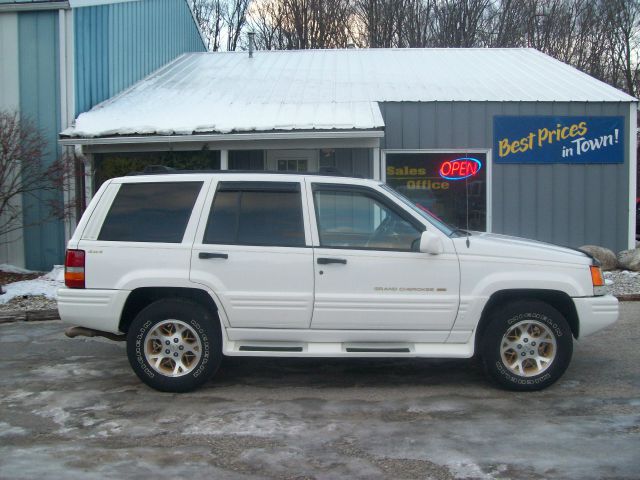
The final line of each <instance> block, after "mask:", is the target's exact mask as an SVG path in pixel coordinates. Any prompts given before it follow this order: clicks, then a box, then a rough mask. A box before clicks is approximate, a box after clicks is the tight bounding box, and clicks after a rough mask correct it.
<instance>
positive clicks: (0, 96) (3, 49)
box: [0, 13, 24, 267]
mask: <svg viewBox="0 0 640 480" xmlns="http://www.w3.org/2000/svg"><path fill="white" fill-rule="evenodd" d="M18 58H19V55H18V14H17V13H2V14H0V59H2V67H1V68H0V109H2V110H7V111H13V110H16V109H19V108H20V77H19V63H18ZM11 204H12V205H13V206H15V207H16V208H22V207H21V206H22V198H20V197H19V196H18V197H15V198H14V199H13V200H12V201H11ZM8 219H9V215H8V214H7V213H5V214H4V217H2V216H0V223H2V224H4V223H5V222H6V221H7V220H8ZM22 235H23V234H22V232H21V231H14V232H10V233H8V234H6V235H2V236H0V263H9V264H11V265H16V266H18V267H24V243H23V242H22Z"/></svg>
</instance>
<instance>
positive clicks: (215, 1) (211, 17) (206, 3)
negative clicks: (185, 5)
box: [191, 0, 227, 52]
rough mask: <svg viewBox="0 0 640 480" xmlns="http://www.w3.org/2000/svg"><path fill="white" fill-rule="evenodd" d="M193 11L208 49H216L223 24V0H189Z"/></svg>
mask: <svg viewBox="0 0 640 480" xmlns="http://www.w3.org/2000/svg"><path fill="white" fill-rule="evenodd" d="M191 7H192V8H193V13H194V16H195V18H196V21H197V22H198V25H199V26H200V29H201V30H202V33H203V34H204V36H205V38H206V39H207V42H208V45H207V47H208V49H209V50H211V51H214V52H215V51H218V50H219V49H220V46H221V37H222V30H223V28H224V26H225V14H226V11H227V10H226V2H225V0H191Z"/></svg>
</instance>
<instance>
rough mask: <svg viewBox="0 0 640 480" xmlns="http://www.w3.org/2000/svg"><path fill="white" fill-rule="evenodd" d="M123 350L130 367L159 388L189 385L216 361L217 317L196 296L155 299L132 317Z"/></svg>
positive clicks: (219, 349) (184, 388) (219, 351)
mask: <svg viewBox="0 0 640 480" xmlns="http://www.w3.org/2000/svg"><path fill="white" fill-rule="evenodd" d="M127 356H128V357H129V363H130V364H131V367H132V368H133V371H134V372H135V373H136V375H138V377H139V378H140V379H141V380H142V381H143V382H144V383H146V384H147V385H149V386H150V387H152V388H155V389H156V390H160V391H164V392H187V391H189V390H193V389H195V388H197V387H199V386H201V385H202V384H203V383H205V382H206V381H207V380H208V379H209V378H211V376H212V375H213V374H214V373H215V372H216V370H217V369H218V367H219V365H220V361H221V359H222V342H221V335H220V327H219V323H218V322H217V320H216V319H215V318H214V317H213V315H211V314H210V313H209V312H208V311H207V310H206V309H205V308H204V307H202V306H201V305H199V304H197V303H195V302H192V301H189V300H182V299H178V298H175V299H164V300H158V301H156V302H154V303H152V304H151V305H149V306H148V307H146V308H145V309H143V310H142V311H141V312H140V313H139V314H138V315H137V316H136V318H135V319H134V320H133V322H132V324H131V327H130V328H129V332H128V333H127Z"/></svg>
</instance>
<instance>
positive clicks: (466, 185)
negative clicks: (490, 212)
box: [464, 153, 471, 248]
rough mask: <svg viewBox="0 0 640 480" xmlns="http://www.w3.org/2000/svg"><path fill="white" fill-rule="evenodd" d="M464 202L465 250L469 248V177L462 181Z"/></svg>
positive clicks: (466, 154) (466, 155)
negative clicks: (465, 223)
mask: <svg viewBox="0 0 640 480" xmlns="http://www.w3.org/2000/svg"><path fill="white" fill-rule="evenodd" d="M464 156H465V157H468V156H469V154H468V153H465V155H464ZM464 200H465V204H466V205H465V217H466V222H467V225H466V230H465V231H466V232H467V241H466V242H465V243H466V244H467V248H469V247H470V246H471V241H470V240H469V177H467V178H465V179H464Z"/></svg>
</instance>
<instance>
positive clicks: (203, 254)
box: [198, 252, 229, 260]
mask: <svg viewBox="0 0 640 480" xmlns="http://www.w3.org/2000/svg"><path fill="white" fill-rule="evenodd" d="M198 258H202V259H203V260H206V259H207V258H229V255H227V254H226V253H211V252H200V253H199V254H198Z"/></svg>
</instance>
